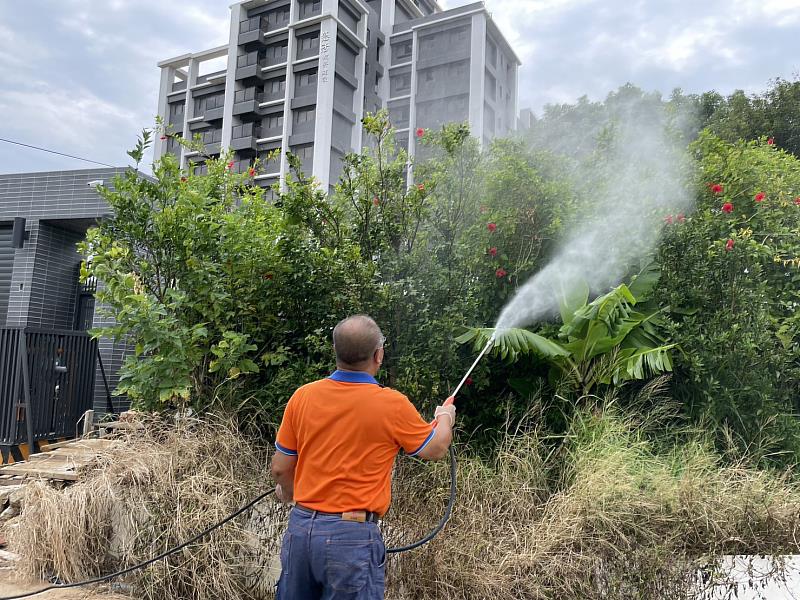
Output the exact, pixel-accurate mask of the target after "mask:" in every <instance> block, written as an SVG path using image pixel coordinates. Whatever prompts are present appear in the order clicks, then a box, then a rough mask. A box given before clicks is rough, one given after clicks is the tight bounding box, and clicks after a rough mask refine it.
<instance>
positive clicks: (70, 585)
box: [0, 488, 275, 600]
mask: <svg viewBox="0 0 800 600" xmlns="http://www.w3.org/2000/svg"><path fill="white" fill-rule="evenodd" d="M274 491H275V488H272V489H271V490H268V491H266V492H264V493H263V494H261V495H260V496H259V497H258V498H256V499H255V500H253V501H252V502H249V503H248V504H246V505H244V506H243V507H242V508H240V509H239V510H237V511H236V512H235V513H233V514H230V515H228V516H227V517H225V518H224V519H222V521H220V522H219V523H215V524H214V525H212V526H211V527H209V528H208V529H204V530H203V531H201V532H200V533H198V534H197V535H196V536H194V537H193V538H192V539H190V540H186V541H185V542H183V543H182V544H180V545H179V546H175V547H174V548H171V549H170V550H167V551H166V552H162V553H161V554H159V555H158V556H154V557H153V558H150V559H148V560H146V561H144V562H142V563H139V564H138V565H133V566H132V567H127V568H125V569H121V570H119V571H116V572H115V573H111V574H110V575H103V576H102V577H95V578H94V579H87V580H86V581H76V582H75V583H62V584H54V585H49V586H47V587H45V588H42V589H40V590H37V591H35V592H27V593H25V594H19V595H18V596H3V597H0V600H19V599H20V598H30V597H31V596H36V595H37V594H42V593H44V592H49V591H50V590H66V589H69V588H76V587H82V586H84V585H92V584H94V583H103V582H104V581H108V580H109V579H114V578H115V577H120V576H122V575H127V574H128V573H131V572H133V571H138V570H139V569H143V568H145V567H147V566H149V565H152V564H153V563H154V562H158V561H159V560H162V559H164V558H167V557H168V556H170V555H172V554H175V553H176V552H180V551H181V550H183V549H184V548H186V546H189V545H190V544H194V543H195V542H196V541H198V540H200V539H202V538H204V537H205V536H207V535H208V534H209V533H211V532H212V531H214V530H215V529H219V528H220V527H222V526H223V525H225V524H226V523H228V522H230V521H232V520H233V519H235V518H236V517H238V516H239V515H241V514H242V513H244V512H247V511H248V510H250V509H251V508H253V507H254V506H255V505H256V504H258V503H259V502H261V501H262V500H263V499H264V498H266V497H267V496H269V495H270V494H272V493H273V492H274Z"/></svg>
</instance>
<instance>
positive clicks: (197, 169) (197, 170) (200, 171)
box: [192, 163, 208, 175]
mask: <svg viewBox="0 0 800 600" xmlns="http://www.w3.org/2000/svg"><path fill="white" fill-rule="evenodd" d="M192 173H193V174H194V175H208V165H207V164H206V163H195V164H194V166H193V167H192Z"/></svg>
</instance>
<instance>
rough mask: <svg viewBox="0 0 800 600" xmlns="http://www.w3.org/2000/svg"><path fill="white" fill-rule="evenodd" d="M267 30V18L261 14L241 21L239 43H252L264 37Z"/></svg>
mask: <svg viewBox="0 0 800 600" xmlns="http://www.w3.org/2000/svg"><path fill="white" fill-rule="evenodd" d="M266 32H267V20H266V19H264V18H263V17H261V16H258V17H252V18H250V19H247V20H245V21H242V22H241V23H239V45H240V46H241V45H244V44H252V43H253V42H258V41H261V40H262V39H263V36H264V34H265V33H266Z"/></svg>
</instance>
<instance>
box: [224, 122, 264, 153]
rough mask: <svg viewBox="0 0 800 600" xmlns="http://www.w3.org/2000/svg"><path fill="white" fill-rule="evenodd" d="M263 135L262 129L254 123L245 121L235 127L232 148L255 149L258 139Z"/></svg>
mask: <svg viewBox="0 0 800 600" xmlns="http://www.w3.org/2000/svg"><path fill="white" fill-rule="evenodd" d="M259 137H261V129H260V127H258V126H257V125H255V124H254V123H243V124H242V125H236V126H235V127H234V128H233V131H232V135H231V148H233V149H234V150H255V149H256V148H257V147H258V143H257V140H258V138H259Z"/></svg>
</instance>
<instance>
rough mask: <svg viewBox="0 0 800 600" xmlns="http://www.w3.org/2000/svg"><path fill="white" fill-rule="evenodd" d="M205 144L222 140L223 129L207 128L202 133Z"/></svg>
mask: <svg viewBox="0 0 800 600" xmlns="http://www.w3.org/2000/svg"><path fill="white" fill-rule="evenodd" d="M200 137H201V139H202V140H203V143H204V144H215V143H217V142H221V141H222V129H207V130H206V131H204V132H203V133H202V134H201V136H200Z"/></svg>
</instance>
